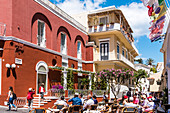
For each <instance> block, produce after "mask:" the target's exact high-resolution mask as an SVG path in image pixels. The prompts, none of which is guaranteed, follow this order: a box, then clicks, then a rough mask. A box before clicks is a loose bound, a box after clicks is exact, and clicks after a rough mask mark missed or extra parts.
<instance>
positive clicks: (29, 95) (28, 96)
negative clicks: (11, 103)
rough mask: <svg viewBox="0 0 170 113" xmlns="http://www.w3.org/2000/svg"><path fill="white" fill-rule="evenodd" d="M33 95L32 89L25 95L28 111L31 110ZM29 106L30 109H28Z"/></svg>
mask: <svg viewBox="0 0 170 113" xmlns="http://www.w3.org/2000/svg"><path fill="white" fill-rule="evenodd" d="M34 94H35V91H34V89H32V88H29V89H28V94H27V100H28V109H29V111H30V110H32V104H33V95H34ZM30 106H31V107H30Z"/></svg>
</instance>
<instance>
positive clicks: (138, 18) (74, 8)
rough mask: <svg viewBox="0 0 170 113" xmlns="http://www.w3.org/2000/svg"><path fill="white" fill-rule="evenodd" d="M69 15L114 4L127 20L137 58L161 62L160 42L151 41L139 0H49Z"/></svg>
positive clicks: (143, 9)
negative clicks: (130, 28)
mask: <svg viewBox="0 0 170 113" xmlns="http://www.w3.org/2000/svg"><path fill="white" fill-rule="evenodd" d="M50 1H51V2H52V3H54V4H56V5H57V6H58V7H60V8H61V9H62V10H64V11H65V12H67V13H68V14H70V15H74V14H78V13H81V12H85V11H90V10H94V9H98V8H103V7H108V6H115V7H116V8H118V9H121V10H122V11H123V14H124V15H125V17H126V19H127V20H128V22H129V24H130V26H131V27H132V30H133V31H134V33H133V36H134V38H135V45H136V47H137V49H138V51H139V54H140V55H139V56H138V57H137V58H142V59H143V60H144V63H145V61H146V59H147V58H153V59H154V60H155V63H157V62H163V54H162V53H161V52H160V48H161V47H162V43H160V42H159V41H157V42H153V43H151V42H150V40H149V38H148V35H149V29H148V28H149V27H150V25H149V22H150V19H149V16H148V15H147V14H148V12H147V11H148V9H147V8H146V7H144V6H143V4H142V2H141V1H140V0H50Z"/></svg>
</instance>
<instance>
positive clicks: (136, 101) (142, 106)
mask: <svg viewBox="0 0 170 113" xmlns="http://www.w3.org/2000/svg"><path fill="white" fill-rule="evenodd" d="M39 92H40V94H41V99H42V100H44V92H45V91H44V87H43V84H41V86H40V88H39ZM34 94H35V90H34V89H33V88H29V89H28V94H27V101H28V109H29V111H30V110H31V109H32V105H33V95H34ZM159 97H160V96H159V95H155V94H154V93H147V94H146V93H141V92H138V90H136V91H135V92H134V91H133V92H132V91H131V89H129V91H128V92H127V93H124V94H123V95H122V98H119V99H117V100H116V104H117V105H123V106H124V107H135V108H137V109H138V111H139V112H149V111H153V110H154V108H155V107H158V106H159V105H160V99H159ZM16 98H17V97H16V94H15V93H14V91H13V88H12V87H9V92H8V97H7V100H8V106H9V109H8V111H10V110H11V105H12V106H13V107H14V108H15V109H16V110H17V107H16V105H14V104H13V101H14V99H16ZM103 100H104V102H105V103H108V98H107V96H106V93H105V92H104V94H103ZM69 102H72V105H81V106H82V108H83V109H82V110H83V111H85V110H87V109H90V107H91V105H94V104H95V105H97V104H98V101H97V98H96V96H95V95H93V96H92V95H90V94H89V95H88V96H87V99H84V98H83V94H78V93H75V94H74V97H73V98H71V99H69V100H68V102H67V101H66V100H65V98H64V96H61V98H60V99H59V100H57V101H56V102H55V103H54V106H56V105H64V106H65V107H69V104H68V103H69ZM117 110H118V112H119V110H120V109H117Z"/></svg>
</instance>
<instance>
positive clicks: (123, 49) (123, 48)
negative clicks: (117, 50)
mask: <svg viewBox="0 0 170 113" xmlns="http://www.w3.org/2000/svg"><path fill="white" fill-rule="evenodd" d="M123 52H124V55H123ZM122 56H123V57H125V47H124V46H122Z"/></svg>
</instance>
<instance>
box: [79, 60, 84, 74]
mask: <svg viewBox="0 0 170 113" xmlns="http://www.w3.org/2000/svg"><path fill="white" fill-rule="evenodd" d="M78 70H83V65H82V62H78ZM78 76H83V74H82V73H78Z"/></svg>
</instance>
